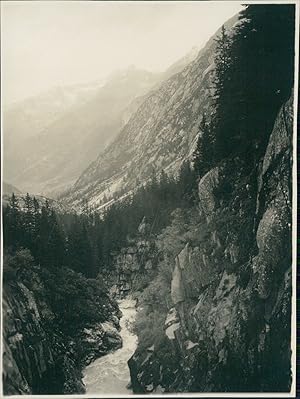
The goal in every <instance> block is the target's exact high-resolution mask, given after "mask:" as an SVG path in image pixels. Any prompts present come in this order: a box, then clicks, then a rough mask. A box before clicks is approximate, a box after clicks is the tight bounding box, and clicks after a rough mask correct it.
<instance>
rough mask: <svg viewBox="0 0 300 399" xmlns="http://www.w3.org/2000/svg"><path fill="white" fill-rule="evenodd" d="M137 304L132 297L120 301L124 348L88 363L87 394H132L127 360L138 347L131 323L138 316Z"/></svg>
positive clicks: (86, 369) (84, 373)
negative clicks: (128, 387)
mask: <svg viewBox="0 0 300 399" xmlns="http://www.w3.org/2000/svg"><path fill="white" fill-rule="evenodd" d="M135 306H136V304H135V301H134V300H132V299H124V300H120V301H119V308H120V310H121V312H122V314H123V316H122V318H121V320H120V327H121V330H120V335H121V337H122V342H123V344H122V348H120V349H117V350H116V351H114V352H111V353H109V354H108V355H105V356H102V357H101V358H99V359H97V360H95V361H94V362H92V363H91V364H90V365H88V366H87V367H86V368H85V370H84V371H83V375H84V378H83V382H84V384H85V387H86V394H99V395H100V394H130V393H132V392H131V390H129V389H127V386H128V384H129V383H130V373H129V368H128V365H127V361H128V360H129V359H130V357H131V356H132V354H133V353H134V351H135V349H136V347H137V336H136V335H134V334H133V333H132V329H131V325H132V323H133V322H134V320H135V317H136V312H137V311H136V307H135Z"/></svg>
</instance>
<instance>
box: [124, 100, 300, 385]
mask: <svg viewBox="0 0 300 399" xmlns="http://www.w3.org/2000/svg"><path fill="white" fill-rule="evenodd" d="M292 119H293V112H292V100H291V99H290V100H289V101H288V102H287V103H286V104H284V105H283V106H282V108H281V110H280V112H279V114H278V116H277V119H276V120H275V123H274V127H273V131H272V133H271V135H270V137H269V142H268V145H267V147H266V149H265V151H264V154H263V156H262V157H260V156H258V157H255V156H254V157H253V160H254V163H253V165H249V164H247V163H246V162H245V161H244V160H243V159H242V158H241V157H238V156H237V157H235V158H231V159H226V160H224V161H222V162H221V163H220V165H218V166H217V167H215V168H213V169H211V170H210V171H208V172H207V174H206V175H205V176H204V177H203V178H202V179H201V180H200V183H199V212H200V213H201V215H202V216H203V219H204V220H205V224H206V227H207V228H208V231H209V235H208V239H207V240H206V243H205V244H204V245H203V246H202V247H201V248H198V247H195V248H193V246H192V245H191V244H189V243H187V244H186V246H185V248H184V249H183V250H182V251H181V252H180V254H179V255H178V256H177V257H176V259H175V267H174V270H173V275H172V283H171V298H172V301H173V305H172V307H171V308H170V309H169V313H168V315H167V318H166V322H165V326H162V328H164V329H165V340H164V342H163V343H161V347H158V346H157V347H154V348H152V351H145V350H142V349H139V348H138V349H137V351H136V352H135V354H134V355H133V357H132V358H131V359H130V361H129V363H128V364H129V367H130V369H131V377H132V386H133V389H134V392H137V393H138V392H139V393H141V392H143V393H145V392H153V393H155V392H157V393H159V392H224V391H229V392H230V391H231V392H232V391H234V392H238V391H243V392H244V391H261V392H266V391H267V392H270V391H272V392H273V391H274V392H287V391H289V390H290V386H291V378H292V376H291V371H290V365H291V363H290V361H291V345H290V337H291V335H290V334H291V331H290V321H291V319H290V318H291V275H292V270H291V195H292V187H291V172H292V168H291V159H292V158H291V157H292V153H291V151H292V144H291V141H292ZM260 150H261V149H260ZM162 345H163V346H164V356H162V355H161V351H162ZM146 352H147V353H146ZM166 353H167V355H166Z"/></svg>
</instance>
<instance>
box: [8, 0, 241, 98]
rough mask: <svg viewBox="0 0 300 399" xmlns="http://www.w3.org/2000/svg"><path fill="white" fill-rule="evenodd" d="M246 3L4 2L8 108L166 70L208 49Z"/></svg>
mask: <svg viewBox="0 0 300 399" xmlns="http://www.w3.org/2000/svg"><path fill="white" fill-rule="evenodd" d="M241 8H242V7H241V5H240V4H239V3H238V2H236V1H235V2H202V1H199V2H196V1H192V2H187V1H184V2H108V1H105V2H104V1H103V2H102V1H97V2H95V1H93V2H92V1H82V2H81V1H74V2H73V1H53V2H52V1H24V2H23V1H20V2H18V1H9V2H8V1H7V2H1V11H2V12H1V20H2V21H1V30H2V54H1V55H2V57H1V59H2V94H3V100H4V103H5V104H8V103H11V102H13V101H17V100H20V99H22V98H25V97H28V96H31V95H34V94H37V93H38V92H40V91H42V90H45V89H48V88H50V87H52V86H57V85H67V84H73V83H83V82H89V81H93V80H98V79H102V78H103V77H105V76H107V75H108V74H109V73H111V72H112V71H114V70H116V69H120V68H125V67H126V66H128V65H132V64H134V65H136V66H137V67H139V68H144V69H148V70H151V71H161V70H164V69H166V68H167V67H168V66H169V65H170V64H171V63H173V62H175V61H176V60H177V59H178V58H180V57H182V56H183V55H185V54H186V53H187V52H188V51H189V50H190V49H191V48H192V47H193V46H197V47H201V46H203V45H204V44H205V42H206V41H207V40H208V39H209V37H210V36H211V35H212V34H213V33H214V32H215V31H216V30H217V29H218V28H219V27H220V26H221V25H222V23H223V22H225V21H226V20H227V19H228V18H230V17H231V16H232V15H234V14H235V13H237V12H238V11H239V10H241Z"/></svg>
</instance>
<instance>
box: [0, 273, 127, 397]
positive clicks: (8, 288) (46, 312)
mask: <svg viewBox="0 0 300 399" xmlns="http://www.w3.org/2000/svg"><path fill="white" fill-rule="evenodd" d="M36 283H38V284H41V281H39V280H37V281H36ZM117 316H118V317H120V314H117V315H112V316H111V318H110V320H107V321H106V322H103V323H96V324H93V325H88V326H86V328H83V329H81V328H80V329H78V331H71V332H70V334H69V335H66V333H64V332H63V331H61V330H60V328H59V324H58V322H57V320H55V315H54V314H53V312H52V311H51V309H50V307H49V306H48V304H47V300H46V298H42V297H40V296H39V297H38V298H37V297H36V296H35V295H34V294H33V292H32V291H30V290H29V289H28V288H27V287H26V286H25V285H24V284H23V283H21V282H10V283H8V284H5V287H4V296H3V318H4V320H3V321H4V323H3V326H4V330H3V365H4V367H3V387H4V394H5V395H22V394H27V395H30V394H62V393H65V394H80V393H84V392H85V387H84V384H83V382H82V375H81V370H82V368H83V367H84V366H85V365H87V364H89V363H90V362H91V361H92V360H94V359H95V358H97V357H99V356H102V355H105V354H107V353H108V352H110V351H111V350H114V349H118V348H119V347H121V346H122V340H121V337H120V335H119V333H118V330H119V319H118V317H117Z"/></svg>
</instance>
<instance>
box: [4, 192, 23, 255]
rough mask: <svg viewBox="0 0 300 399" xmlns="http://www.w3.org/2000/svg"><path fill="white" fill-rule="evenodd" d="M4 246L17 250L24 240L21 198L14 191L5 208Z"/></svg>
mask: <svg viewBox="0 0 300 399" xmlns="http://www.w3.org/2000/svg"><path fill="white" fill-rule="evenodd" d="M3 240H4V246H6V247H11V248H12V249H13V250H16V248H17V247H18V246H20V244H21V242H22V230H21V210H20V206H19V200H18V199H17V197H16V196H15V194H14V193H12V195H11V197H10V199H9V202H8V205H7V206H6V207H5V208H4V210H3Z"/></svg>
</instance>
